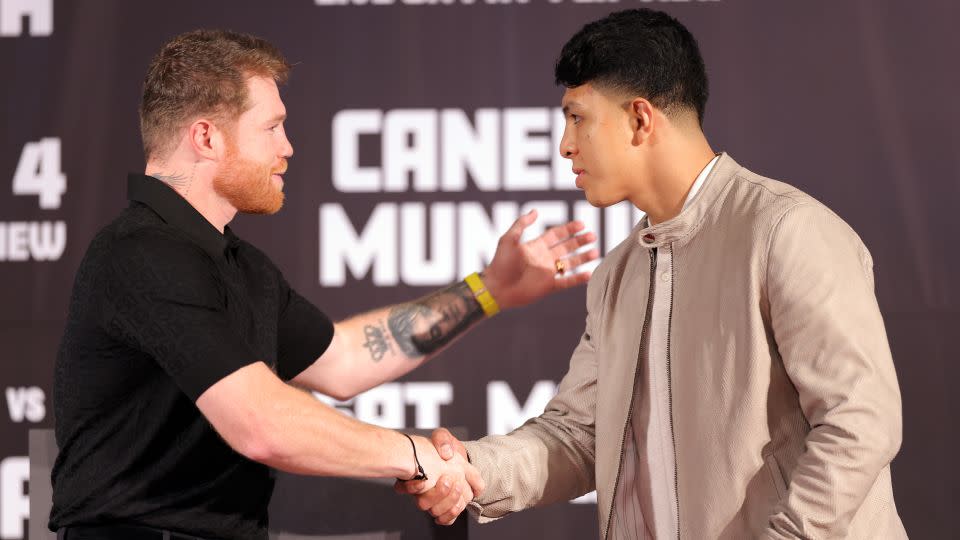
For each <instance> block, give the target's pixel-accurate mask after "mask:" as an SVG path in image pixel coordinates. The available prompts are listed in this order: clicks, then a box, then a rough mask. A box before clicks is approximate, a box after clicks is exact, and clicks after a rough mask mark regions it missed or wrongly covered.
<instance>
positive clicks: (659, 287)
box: [610, 156, 719, 540]
mask: <svg viewBox="0 0 960 540" xmlns="http://www.w3.org/2000/svg"><path fill="white" fill-rule="evenodd" d="M717 159H719V156H717V157H714V158H713V159H712V160H710V163H708V164H707V166H706V167H704V168H703V170H702V171H700V174H699V175H698V176H697V178H696V180H695V181H694V182H693V186H691V188H690V192H689V193H687V198H686V200H685V201H684V203H683V209H681V212H683V210H686V209H687V207H688V206H689V205H690V203H691V201H693V199H694V198H695V197H696V195H697V193H698V192H699V191H700V188H701V187H702V186H703V184H704V182H706V180H707V177H708V176H709V175H710V171H712V170H713V166H714V165H715V164H716V163H717ZM647 221H648V223H649V224H650V225H653V223H652V222H651V221H650V219H649V217H648V218H647ZM672 282H673V250H672V249H671V248H670V246H663V247H661V248H659V249H657V257H656V262H655V265H654V271H653V284H652V286H651V291H652V294H653V296H652V297H651V298H650V301H651V302H653V306H652V309H651V313H650V320H649V321H648V326H647V331H648V333H647V336H646V337H645V338H644V343H641V344H640V348H641V351H642V352H643V357H642V362H641V365H640V366H639V368H638V369H640V370H641V373H640V375H641V376H640V377H638V378H637V388H635V389H634V399H633V411H632V414H631V418H630V423H629V425H628V426H627V430H628V431H627V436H626V440H625V441H624V453H623V463H622V466H621V478H620V480H619V482H620V484H619V485H620V489H618V490H617V493H616V495H615V499H614V502H613V504H614V510H613V521H612V522H611V524H610V532H611V535H610V538H612V539H614V540H627V539H640V538H643V539H660V540H664V539H673V538H677V536H678V531H677V489H676V476H675V475H676V455H675V453H674V448H673V444H674V443H673V429H672V427H671V421H672V419H671V418H670V387H669V373H668V370H667V345H668V344H667V336H668V331H669V328H668V325H669V322H670V321H669V318H670V301H671V296H672V291H671V285H672ZM637 331H638V332H640V331H641V330H640V329H639V328H638V329H637Z"/></svg>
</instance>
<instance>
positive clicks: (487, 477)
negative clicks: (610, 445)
mask: <svg viewBox="0 0 960 540" xmlns="http://www.w3.org/2000/svg"><path fill="white" fill-rule="evenodd" d="M602 268H603V266H601V267H600V268H598V269H597V271H596V272H595V273H594V275H593V277H592V278H591V280H590V282H589V284H588V286H587V312H588V313H587V322H586V329H585V331H584V333H583V335H582V336H581V338H580V343H579V345H577V348H576V349H575V350H574V352H573V357H572V358H571V359H570V369H569V370H568V371H567V374H566V375H565V376H564V378H563V380H562V381H561V382H560V386H559V388H558V390H557V395H556V396H555V397H554V398H553V399H552V400H551V401H550V402H549V403H548V404H547V406H546V409H545V410H544V412H543V414H541V415H540V416H538V417H537V418H533V419H531V420H529V421H527V422H526V423H525V424H524V425H522V426H520V427H519V428H517V429H516V430H514V431H512V432H511V433H509V434H507V435H499V436H488V437H484V438H483V439H480V440H479V441H473V442H467V443H466V447H467V452H468V454H469V456H470V461H471V462H472V463H473V465H475V466H476V467H477V468H478V469H479V470H480V472H481V474H482V475H483V479H484V481H485V482H486V490H485V491H484V493H483V495H482V496H481V497H479V498H478V499H477V500H475V501H474V502H472V503H470V505H469V507H468V508H469V511H470V513H471V514H472V515H473V516H474V517H475V518H476V519H478V521H480V522H481V523H484V522H487V521H492V520H494V519H497V518H500V517H503V516H505V515H507V514H509V513H511V512H518V511H520V510H523V509H526V508H530V507H533V506H540V505H544V504H549V503H552V502H557V501H566V500H570V499H572V498H575V497H578V496H580V495H583V494H584V493H588V492H590V491H591V490H593V489H594V449H595V448H594V442H595V441H594V433H595V431H594V419H595V414H596V413H595V411H596V390H597V362H596V354H597V348H598V340H599V337H600V336H598V335H595V334H594V329H595V328H596V324H595V317H596V316H597V314H598V313H599V311H600V310H601V307H602V306H601V305H600V303H601V298H602V287H603V286H604V285H603V282H602V281H603V280H602V279H601V275H600V274H601V273H602V272H601V269H602Z"/></svg>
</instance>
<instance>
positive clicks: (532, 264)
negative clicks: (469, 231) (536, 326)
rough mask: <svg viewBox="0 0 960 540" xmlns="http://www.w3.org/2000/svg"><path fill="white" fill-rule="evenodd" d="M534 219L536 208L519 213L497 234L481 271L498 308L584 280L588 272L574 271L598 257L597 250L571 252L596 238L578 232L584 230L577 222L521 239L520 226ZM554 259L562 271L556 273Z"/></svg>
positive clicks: (587, 277) (524, 303)
mask: <svg viewBox="0 0 960 540" xmlns="http://www.w3.org/2000/svg"><path fill="white" fill-rule="evenodd" d="M536 219H537V211H536V210H531V211H529V212H527V213H526V214H524V215H522V216H520V217H519V218H518V219H517V221H515V222H514V223H513V225H512V226H510V228H509V229H508V230H507V232H506V233H504V235H503V236H501V237H500V242H499V243H498V244H497V251H496V253H494V255H493V260H492V261H491V262H490V266H488V267H487V268H486V270H484V271H483V281H484V283H485V284H486V286H487V289H488V290H489V291H490V294H491V295H492V296H493V298H494V300H496V301H497V304H498V305H499V306H500V308H501V309H507V308H511V307H517V306H523V305H526V304H529V303H531V302H533V301H536V300H539V299H540V298H543V297H544V296H546V295H548V294H550V293H552V292H556V291H559V290H562V289H568V288H570V287H574V286H576V285H582V284H584V283H586V282H587V281H588V280H589V279H590V273H589V272H579V273H578V272H576V270H577V268H578V267H580V266H581V265H583V264H585V263H588V262H590V261H593V260H595V259H597V258H599V257H600V252H599V250H597V249H591V250H589V251H586V252H584V253H574V252H575V251H577V250H578V249H580V248H581V247H583V246H585V245H587V244H590V243H592V242H595V241H596V239H597V237H596V235H595V234H593V233H592V232H585V233H582V234H578V233H580V232H581V231H582V230H583V229H584V225H583V223H581V222H579V221H570V222H568V223H566V224H564V225H558V226H556V227H551V228H550V229H547V231H546V232H544V233H543V234H542V235H540V236H538V237H537V238H534V239H533V240H530V241H529V242H521V241H520V237H521V235H522V234H523V231H524V229H526V228H527V227H529V226H530V225H531V224H532V223H533V222H534V221H536ZM558 261H560V263H559V264H560V265H561V266H562V267H563V269H564V272H563V273H560V272H558V268H557V266H558Z"/></svg>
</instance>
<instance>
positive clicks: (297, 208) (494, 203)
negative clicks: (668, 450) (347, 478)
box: [0, 0, 960, 539]
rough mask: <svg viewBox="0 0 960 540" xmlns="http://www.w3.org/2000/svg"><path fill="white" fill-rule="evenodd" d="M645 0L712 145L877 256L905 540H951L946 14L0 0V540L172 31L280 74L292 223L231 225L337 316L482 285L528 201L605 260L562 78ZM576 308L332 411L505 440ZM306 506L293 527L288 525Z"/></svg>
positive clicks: (608, 229) (762, 2)
mask: <svg viewBox="0 0 960 540" xmlns="http://www.w3.org/2000/svg"><path fill="white" fill-rule="evenodd" d="M639 6H646V7H653V8H659V9H664V10H666V11H668V12H670V13H672V14H673V15H675V16H676V17H678V18H679V19H680V20H681V21H682V22H683V23H685V24H686V25H687V26H688V27H689V28H690V29H691V31H692V32H693V33H694V35H696V36H697V38H698V39H699V42H700V45H701V48H702V51H703V54H704V57H705V60H706V63H707V66H708V72H709V76H710V83H711V97H710V101H709V103H708V109H707V114H706V122H705V130H706V133H707V135H708V137H709V138H710V140H711V142H712V144H713V146H714V148H715V149H717V150H725V151H728V152H730V153H731V155H733V156H734V158H735V159H737V160H738V161H739V162H740V163H741V164H743V165H745V166H747V167H749V168H751V169H752V170H754V171H756V172H759V173H761V174H764V175H767V176H772V177H774V178H778V179H782V180H785V181H787V182H790V183H792V184H794V185H796V186H798V187H799V188H801V189H803V190H805V191H807V192H809V193H811V194H812V195H814V196H815V197H817V198H818V199H820V200H822V201H824V202H825V203H826V204H827V205H828V206H830V207H831V208H832V209H833V210H835V211H836V212H837V213H838V214H839V215H840V216H842V217H843V218H844V219H845V220H846V221H847V222H849V223H850V224H851V226H853V228H854V229H856V230H857V231H858V233H859V234H860V235H861V236H862V238H863V239H864V241H865V242H866V244H867V246H868V247H869V248H870V249H871V251H872V253H873V256H874V259H875V263H876V267H875V272H876V283H877V294H878V298H879V302H880V306H881V309H882V311H883V315H884V319H885V321H886V324H887V331H888V333H889V339H890V343H891V346H892V348H893V353H894V359H895V361H896V366H897V372H898V375H899V377H900V384H901V389H902V392H903V407H904V442H903V446H902V448H901V451H900V453H899V455H898V456H897V457H896V459H895V461H894V463H893V482H894V490H895V492H896V497H897V503H898V507H899V510H900V513H901V516H902V517H903V521H904V523H905V525H906V527H907V530H908V532H909V533H910V534H911V536H913V537H915V538H945V537H948V536H949V535H950V534H951V533H950V532H949V531H951V530H954V531H955V525H954V524H953V522H954V520H953V519H952V515H951V514H953V513H954V512H955V509H956V505H957V488H956V486H957V485H960V476H958V473H957V472H956V471H957V467H956V466H954V464H953V459H954V455H955V449H956V448H957V447H958V446H960V444H958V443H960V441H958V436H957V434H956V431H955V429H954V427H955V426H956V424H955V423H954V422H955V421H956V420H955V416H956V411H957V408H956V404H957V400H956V397H953V396H954V395H953V394H952V393H951V392H950V390H949V389H950V388H952V387H953V384H954V383H955V382H956V381H957V380H958V375H960V368H958V362H956V353H955V352H954V349H953V348H952V346H950V343H951V342H953V341H954V340H955V339H956V332H957V330H958V322H960V291H958V286H957V284H956V283H957V282H956V280H955V277H956V276H957V275H958V274H960V258H958V255H957V252H956V250H955V249H954V248H955V245H956V244H955V237H956V234H957V232H960V228H958V220H957V217H956V216H957V211H956V207H957V203H958V202H960V181H958V172H960V160H958V159H957V155H958V154H957V150H956V145H957V142H958V136H957V127H956V126H958V125H960V107H958V105H957V102H956V91H957V88H958V87H960V84H958V83H960V80H958V79H960V75H958V73H960V72H958V70H957V69H956V60H955V56H956V52H957V51H958V50H960V37H958V33H957V32H956V30H955V28H954V27H955V23H956V21H957V20H958V18H960V8H958V7H957V3H956V2H953V1H952V0H926V1H924V2H903V1H897V0H848V1H845V2H834V1H828V0H788V1H780V2H769V1H766V0H700V1H696V0H688V1H679V0H675V1H668V0H660V1H652V0H622V1H620V2H616V1H614V2H604V1H602V0H601V1H596V0H594V1H589V0H586V1H570V0H315V1H311V0H288V1H285V2H267V1H265V0H261V1H256V2H254V1H246V2H236V1H227V0H218V1H209V2H192V1H188V0H166V1H163V2H126V1H121V0H90V1H85V2H69V1H65V0H57V1H55V0H0V70H2V73H3V76H2V78H0V103H2V106H3V131H2V134H0V386H2V387H3V391H4V396H3V405H4V407H2V408H3V409H4V410H5V411H6V412H7V414H6V415H0V539H18V538H23V537H24V536H25V534H26V532H25V531H26V530H27V527H26V523H27V521H26V520H27V519H28V516H29V504H28V502H27V501H28V495H27V494H28V493H29V485H28V484H29V483H28V471H29V462H28V458H27V457H26V456H27V432H28V429H29V428H34V427H35V428H49V427H52V425H53V418H52V410H53V407H52V397H51V392H52V381H53V368H54V358H55V354H56V350H57V347H58V343H59V339H60V336H61V333H62V330H63V326H64V321H65V317H66V307H67V301H68V296H69V293H70V289H71V285H72V282H73V276H74V272H75V271H76V268H77V266H78V264H79V262H80V259H81V257H82V255H83V253H84V250H85V249H86V246H87V244H88V243H89V242H90V240H91V238H92V237H93V235H94V234H95V232H96V231H97V230H98V229H99V228H100V227H101V226H103V225H104V224H106V223H107V222H109V221H110V220H111V219H112V218H113V216H115V215H116V214H117V212H118V211H119V210H120V209H122V208H123V207H124V206H125V205H126V198H125V191H126V187H125V184H126V182H125V178H126V173H127V172H129V171H142V170H143V157H142V151H141V147H140V138H139V129H138V120H137V114H136V111H137V105H138V101H139V96H140V89H141V83H142V80H143V76H144V73H145V71H146V67H147V64H148V62H149V61H150V58H151V57H152V55H153V54H154V53H155V52H156V51H157V49H158V48H159V47H160V45H161V44H162V43H163V42H164V41H165V40H167V39H168V38H170V37H172V36H173V35H175V34H177V33H180V32H183V31H187V30H191V29H195V28H201V27H204V28H228V29H234V30H239V31H245V32H250V33H254V34H257V35H260V36H263V37H265V38H267V39H269V40H270V41H272V42H274V43H275V44H276V45H278V46H279V47H280V48H281V49H282V50H283V51H284V53H285V54H286V55H287V57H288V58H289V59H290V61H292V62H293V63H294V64H295V68H294V71H293V74H292V77H291V79H290V82H289V84H288V85H287V86H286V87H285V88H284V89H283V90H282V92H283V97H284V100H285V102H286V105H287V108H288V111H289V119H288V121H287V129H288V133H289V136H290V139H291V141H292V143H293V146H294V148H295V154H294V156H293V158H292V159H291V161H290V172H289V173H288V175H287V177H286V178H287V184H286V192H287V202H286V206H285V208H284V209H283V210H282V211H281V212H280V213H279V214H278V215H275V216H271V217H253V216H241V217H239V218H238V219H237V220H236V221H235V223H234V229H235V230H236V231H237V232H238V234H240V235H241V236H243V237H245V238H247V239H248V240H250V241H251V242H253V243H254V244H255V245H257V246H259V247H260V248H261V249H263V250H264V251H266V252H267V253H268V254H269V255H270V256H271V257H272V258H273V260H274V261H275V262H276V263H277V265H278V266H279V267H280V268H281V269H282V270H283V271H284V273H285V275H286V277H287V279H288V280H289V281H290V283H292V284H293V285H294V286H295V287H296V288H297V289H298V290H299V291H300V292H301V293H302V294H304V295H305V296H306V297H307V298H309V299H310V300H312V301H313V302H315V303H316V304H317V305H318V306H320V307H321V308H322V309H324V310H325V311H326V312H327V313H329V314H330V315H331V316H332V317H335V318H342V317H345V316H348V315H350V314H354V313H357V312H360V311H363V310H367V309H370V308H374V307H377V306H380V305H384V304H387V303H392V302H398V301H401V300H408V299H411V298H413V297H415V296H419V295H422V294H425V293H426V292H428V291H429V290H431V289H432V288H436V287H440V286H443V285H445V284H448V283H450V282H453V281H456V280H459V279H462V278H463V276H465V275H466V274H468V273H469V272H472V271H474V270H477V269H480V268H481V267H482V266H483V264H484V263H485V261H487V260H489V258H490V257H491V255H492V252H493V249H494V247H495V245H496V240H497V237H498V235H499V233H500V232H502V231H503V230H505V229H506V228H507V226H508V225H509V224H510V223H511V222H512V221H513V220H514V219H515V218H516V217H517V216H518V215H519V214H520V213H521V212H523V211H524V210H525V209H527V208H537V209H539V211H540V215H541V219H540V222H539V223H540V225H541V226H546V225H549V224H555V223H560V222H563V221H565V220H567V219H571V218H579V219H582V220H584V221H585V222H587V224H588V225H589V226H590V227H591V228H592V229H593V230H595V231H596V232H597V233H598V235H599V237H600V241H599V243H600V247H601V249H602V250H603V251H604V252H606V251H608V250H609V249H610V248H611V247H612V246H615V245H616V244H617V243H618V242H619V241H621V240H622V239H623V238H624V237H625V236H626V234H627V232H628V231H629V229H630V227H631V226H632V225H633V224H634V223H635V222H636V220H637V219H638V218H639V213H638V212H636V211H634V210H633V209H632V208H629V207H626V206H622V205H621V206H617V207H613V208H609V209H606V210H603V211H600V210H597V209H594V208H592V207H590V206H589V205H588V204H587V203H585V202H584V201H583V200H582V196H581V194H580V193H579V192H578V191H577V190H576V189H575V188H574V186H573V182H572V174H571V172H570V165H569V163H568V162H566V161H565V160H562V159H561V158H560V157H559V155H558V152H557V146H558V140H559V136H560V132H561V131H562V117H561V115H560V113H559V111H558V106H559V100H560V96H561V93H562V92H561V89H559V88H557V87H555V86H554V85H553V80H552V68H553V63H554V61H555V59H556V56H557V54H558V52H559V50H560V47H561V46H562V44H563V43H564V42H565V41H566V39H567V38H569V36H571V35H572V34H573V32H575V31H576V30H577V29H578V28H580V26H582V25H583V24H584V23H586V22H588V21H590V20H593V19H596V18H598V17H599V16H601V15H603V14H605V13H607V12H609V11H611V10H613V9H620V8H626V7H639ZM535 229H536V227H535ZM540 230H542V227H540ZM535 232H536V231H532V233H535ZM584 315H585V310H584V289H582V288H581V289H577V290H571V291H566V292H564V293H562V294H558V295H555V296H553V297H551V298H549V299H546V300H545V301H543V302H541V303H539V304H538V305H534V306H529V307H526V308H522V309H517V310H514V311H512V312H509V313H504V314H503V315H500V316H498V317H496V318H494V319H492V320H490V321H488V322H485V323H484V324H483V325H482V327H481V328H478V329H477V330H476V331H474V332H473V333H471V334H470V335H468V336H467V337H465V338H464V339H463V340H461V341H460V342H458V343H457V344H456V345H455V346H453V347H452V348H451V349H450V350H449V351H447V352H446V353H445V354H443V355H442V358H440V359H437V360H436V361H434V362H432V363H431V364H429V365H427V366H425V367H423V368H421V369H419V370H417V371H415V372H414V373H412V374H410V375H409V376H407V377H405V378H404V379H402V380H401V381H398V382H396V383H391V384H387V385H384V386H383V387H380V388H377V389H375V390H372V391H370V392H368V393H366V394H363V395H362V396H359V397H357V398H356V399H354V400H353V401H351V402H349V403H337V404H335V405H336V406H338V407H340V408H341V409H343V410H345V411H347V412H349V413H350V414H354V415H356V416H357V417H359V418H361V419H363V420H366V421H370V422H376V423H379V424H382V425H386V426H390V427H396V428H421V429H429V428H432V427H435V426H438V425H445V426H459V427H462V428H465V429H466V430H467V432H468V433H469V434H470V435H471V436H473V437H479V436H483V435H485V434H488V433H503V432H506V431H509V430H510V429H512V428H513V427H515V426H517V425H519V424H520V423H521V422H522V421H523V420H524V419H526V418H528V417H530V416H533V415H536V414H537V413H539V412H540V411H541V410H542V408H543V406H544V404H545V403H546V401H547V400H548V399H549V398H550V397H551V396H552V395H553V393H554V392H555V389H556V384H557V382H558V381H559V380H560V378H561V376H562V375H563V373H564V372H565V371H566V368H567V365H568V359H569V355H570V353H571V351H572V349H573V347H574V345H575V343H576V342H577V340H578V338H579V336H580V333H581V332H582V329H583V326H582V325H583V318H584ZM288 488H290V486H288ZM290 489H293V488H290ZM290 489H287V491H285V493H286V494H287V495H289V494H290V493H296V491H295V490H294V491H290ZM293 498H295V496H294V497H293ZM351 502H352V501H346V502H345V504H349V503H351ZM355 503H356V504H363V501H356V502H355ZM396 504H410V503H409V502H408V501H405V500H402V499H400V498H399V497H398V499H397V501H396ZM324 510H325V509H324V508H316V509H315V511H314V512H303V513H302V514H298V515H297V516H294V517H293V518H292V519H293V521H294V522H297V520H301V521H299V522H297V523H299V525H298V526H297V527H296V528H297V529H298V530H309V523H310V522H311V521H312V520H316V519H322V516H324ZM326 510H327V511H328V512H329V511H330V509H326ZM287 513H288V514H289V512H287ZM288 517H289V516H288ZM360 532H362V531H360ZM471 535H472V536H473V537H474V538H548V537H549V538H593V537H596V535H597V533H596V506H595V504H594V503H593V502H592V499H591V497H590V496H589V495H588V496H587V497H585V498H583V499H581V500H579V501H577V502H575V503H569V504H567V503H564V504H558V505H554V506H552V507H548V508H544V509H538V510H534V511H530V512H526V513H522V514H518V515H516V516H512V517H510V518H508V519H506V520H502V521H500V522H498V523H495V524H491V525H485V526H471Z"/></svg>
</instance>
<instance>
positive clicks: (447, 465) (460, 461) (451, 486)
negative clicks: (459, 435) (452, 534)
mask: <svg viewBox="0 0 960 540" xmlns="http://www.w3.org/2000/svg"><path fill="white" fill-rule="evenodd" d="M415 440H416V444H417V453H418V455H420V456H421V457H420V462H421V465H423V468H424V470H425V471H426V473H427V480H407V481H397V483H396V484H394V486H393V487H394V490H395V491H396V492H397V493H403V494H408V495H413V497H414V498H415V499H416V503H417V507H418V508H420V510H423V511H425V512H429V513H430V515H432V516H433V517H434V521H435V522H436V523H437V524H439V525H451V524H453V522H454V521H456V520H457V517H458V516H459V515H460V514H461V513H462V512H463V511H464V509H465V508H466V507H467V503H469V502H470V501H472V500H473V499H474V497H479V496H480V495H481V494H482V493H483V489H484V482H483V478H482V477H481V476H480V472H479V471H478V470H477V469H476V468H475V467H474V466H473V465H471V464H470V463H469V462H468V461H467V450H466V448H465V447H464V446H463V443H461V442H460V441H459V440H457V439H456V437H454V436H453V435H452V434H451V433H450V432H449V431H447V430H446V429H443V428H440V429H437V430H434V432H433V434H432V435H431V436H430V442H426V440H425V439H423V438H421V437H416V438H415ZM431 443H432V444H431ZM423 456H426V459H424V457H423ZM431 473H432V474H431Z"/></svg>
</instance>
